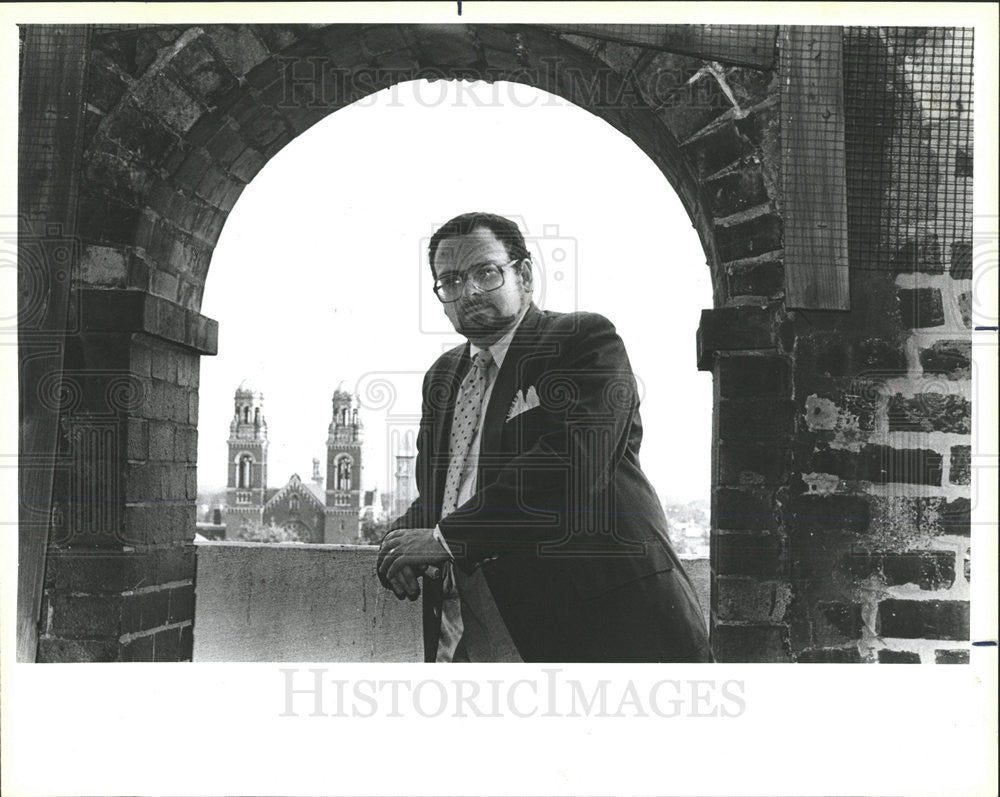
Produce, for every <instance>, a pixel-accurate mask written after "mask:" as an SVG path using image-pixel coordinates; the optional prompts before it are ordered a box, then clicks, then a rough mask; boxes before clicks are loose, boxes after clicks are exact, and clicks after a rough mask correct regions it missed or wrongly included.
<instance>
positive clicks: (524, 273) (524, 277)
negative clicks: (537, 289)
mask: <svg viewBox="0 0 1000 797" xmlns="http://www.w3.org/2000/svg"><path fill="white" fill-rule="evenodd" d="M517 272H518V276H519V277H520V279H521V284H522V285H523V286H524V287H525V288H527V289H528V290H531V287H532V284H531V277H532V271H531V258H530V257H526V258H524V259H523V260H522V261H521V262H520V263H518V264H517Z"/></svg>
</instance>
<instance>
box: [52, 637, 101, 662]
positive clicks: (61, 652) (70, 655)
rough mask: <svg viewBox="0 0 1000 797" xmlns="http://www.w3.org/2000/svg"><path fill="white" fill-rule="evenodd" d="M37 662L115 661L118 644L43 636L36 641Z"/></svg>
mask: <svg viewBox="0 0 1000 797" xmlns="http://www.w3.org/2000/svg"><path fill="white" fill-rule="evenodd" d="M37 660H38V661H39V662H46V663H59V662H74V663H83V662H110V661H117V660H118V644H117V642H115V641H113V640H102V639H63V638H60V637H51V636H43V637H41V638H40V639H39V640H38V654H37Z"/></svg>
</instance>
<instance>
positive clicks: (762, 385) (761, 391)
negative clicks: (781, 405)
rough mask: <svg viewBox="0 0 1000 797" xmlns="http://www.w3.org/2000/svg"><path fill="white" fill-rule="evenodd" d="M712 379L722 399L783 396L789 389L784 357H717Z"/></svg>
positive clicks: (786, 362) (787, 370)
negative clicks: (716, 382) (716, 381)
mask: <svg viewBox="0 0 1000 797" xmlns="http://www.w3.org/2000/svg"><path fill="white" fill-rule="evenodd" d="M716 378H717V379H718V380H719V390H720V395H721V396H722V397H723V398H764V397H769V396H770V397H783V396H785V395H787V394H788V393H789V392H790V389H791V386H790V385H789V381H788V380H789V364H788V360H787V359H786V358H784V357H768V356H762V357H754V356H747V357H720V358H719V362H718V368H717V369H716Z"/></svg>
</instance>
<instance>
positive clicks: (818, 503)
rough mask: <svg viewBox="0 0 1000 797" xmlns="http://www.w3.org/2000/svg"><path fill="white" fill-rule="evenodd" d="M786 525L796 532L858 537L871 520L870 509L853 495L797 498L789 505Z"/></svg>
mask: <svg viewBox="0 0 1000 797" xmlns="http://www.w3.org/2000/svg"><path fill="white" fill-rule="evenodd" d="M786 519H787V520H786V522H789V523H791V524H793V525H794V526H795V528H796V529H798V530H800V531H819V532H828V531H843V532H848V533H853V534H861V533H863V532H865V531H867V529H868V524H869V523H870V521H871V506H870V505H869V503H868V501H867V500H865V498H863V497H862V496H856V495H809V494H805V495H800V496H798V497H796V498H795V499H793V500H792V501H791V502H789V505H788V510H787V513H786Z"/></svg>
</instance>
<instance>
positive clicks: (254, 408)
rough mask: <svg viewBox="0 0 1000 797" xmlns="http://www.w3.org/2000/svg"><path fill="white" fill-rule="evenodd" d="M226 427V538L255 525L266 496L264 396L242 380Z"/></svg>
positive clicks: (248, 382) (258, 519) (230, 537)
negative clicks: (227, 439)
mask: <svg viewBox="0 0 1000 797" xmlns="http://www.w3.org/2000/svg"><path fill="white" fill-rule="evenodd" d="M233 403H234V412H233V419H232V421H230V423H229V460H228V461H229V473H228V480H227V482H226V511H225V524H226V538H227V539H232V538H233V537H235V535H236V533H237V532H238V531H239V529H240V527H241V526H244V525H247V524H250V523H254V522H258V521H260V517H261V509H262V508H263V506H264V498H265V495H264V494H265V493H266V492H267V421H265V420H264V395H263V394H262V393H260V392H259V391H258V390H256V389H254V387H253V386H252V385H251V384H250V381H249V380H248V379H244V380H243V381H242V382H241V383H240V386H239V387H238V388H236V395H235V396H234V400H233Z"/></svg>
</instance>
